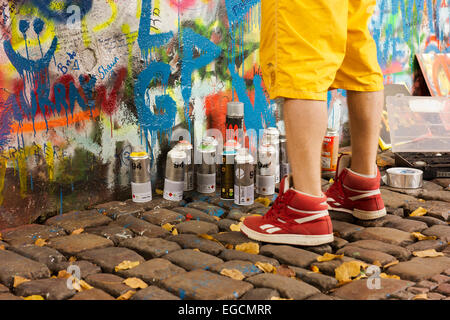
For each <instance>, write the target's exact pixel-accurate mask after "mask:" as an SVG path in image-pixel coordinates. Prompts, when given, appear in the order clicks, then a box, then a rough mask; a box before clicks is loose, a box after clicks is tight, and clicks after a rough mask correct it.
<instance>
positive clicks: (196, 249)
mask: <svg viewBox="0 0 450 320" xmlns="http://www.w3.org/2000/svg"><path fill="white" fill-rule="evenodd" d="M192 250H194V251H198V252H200V250H199V249H198V248H194V249H192Z"/></svg>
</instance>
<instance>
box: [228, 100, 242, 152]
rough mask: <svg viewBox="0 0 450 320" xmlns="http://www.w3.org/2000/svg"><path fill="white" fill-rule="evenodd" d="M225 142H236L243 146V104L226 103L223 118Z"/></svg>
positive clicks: (236, 102) (235, 102) (237, 102)
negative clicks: (231, 140)
mask: <svg viewBox="0 0 450 320" xmlns="http://www.w3.org/2000/svg"><path fill="white" fill-rule="evenodd" d="M225 129H226V131H225V134H226V138H225V139H226V141H227V140H230V139H234V140H236V141H237V142H238V143H240V144H241V145H244V104H243V103H242V102H239V101H230V102H228V103H227V114H226V117H225Z"/></svg>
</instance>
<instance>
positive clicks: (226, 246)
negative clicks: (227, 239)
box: [225, 243, 234, 249]
mask: <svg viewBox="0 0 450 320" xmlns="http://www.w3.org/2000/svg"><path fill="white" fill-rule="evenodd" d="M225 248H227V249H234V246H233V245H232V244H231V243H227V244H226V245H225Z"/></svg>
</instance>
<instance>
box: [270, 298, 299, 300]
mask: <svg viewBox="0 0 450 320" xmlns="http://www.w3.org/2000/svg"><path fill="white" fill-rule="evenodd" d="M270 300H294V299H292V298H289V299H286V298H280V297H271V298H270Z"/></svg>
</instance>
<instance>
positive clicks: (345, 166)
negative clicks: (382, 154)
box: [325, 155, 386, 220]
mask: <svg viewBox="0 0 450 320" xmlns="http://www.w3.org/2000/svg"><path fill="white" fill-rule="evenodd" d="M350 161H351V157H350V156H349V155H341V156H340V157H339V160H338V164H337V168H336V177H335V181H334V183H333V185H331V187H330V188H329V189H328V190H327V191H326V192H325V194H326V195H327V202H328V209H329V210H334V211H342V212H348V213H351V214H352V215H353V216H354V217H356V218H358V219H361V220H372V219H377V218H380V217H383V216H385V215H386V208H385V207H384V203H383V199H381V194H380V171H379V170H378V168H377V176H376V177H374V178H368V177H364V176H362V175H359V174H357V173H355V172H353V171H351V170H349V167H350Z"/></svg>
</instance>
